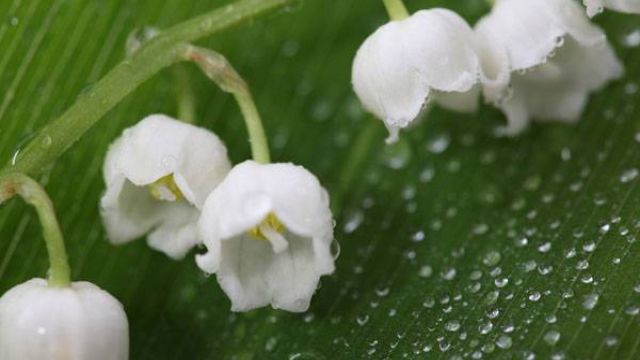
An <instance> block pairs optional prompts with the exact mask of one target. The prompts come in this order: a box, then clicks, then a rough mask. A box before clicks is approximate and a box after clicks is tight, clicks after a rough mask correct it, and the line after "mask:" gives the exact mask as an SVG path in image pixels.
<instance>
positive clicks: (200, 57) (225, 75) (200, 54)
mask: <svg viewBox="0 0 640 360" xmlns="http://www.w3.org/2000/svg"><path fill="white" fill-rule="evenodd" d="M185 57H186V58H187V59H188V60H191V61H193V62H195V63H196V64H198V66H199V67H200V69H202V71H203V72H204V73H205V74H206V75H207V77H208V78H209V79H211V80H213V82H215V83H216V84H217V85H218V86H220V88H221V89H222V90H223V91H225V92H228V93H231V94H233V96H234V97H235V99H236V102H237V103H238V106H239V107H240V111H241V112H242V115H243V117H244V122H245V126H246V127H247V132H248V134H249V142H250V143H251V154H252V157H253V160H255V161H257V162H259V163H263V164H268V163H269V162H270V161H271V160H270V155H269V143H268V141H267V136H266V135H265V131H264V127H263V126H262V119H261V118H260V113H259V112H258V109H257V108H256V104H255V102H254V101H253V96H251V91H250V90H249V86H248V85H247V83H246V82H245V81H244V79H242V77H241V76H240V74H238V72H237V71H236V70H235V69H234V68H233V66H231V64H230V63H229V61H228V60H227V59H226V58H225V57H224V56H222V55H221V54H219V53H217V52H215V51H213V50H210V49H204V48H200V47H197V46H189V48H188V50H187V52H186V53H185Z"/></svg>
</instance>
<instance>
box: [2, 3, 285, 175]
mask: <svg viewBox="0 0 640 360" xmlns="http://www.w3.org/2000/svg"><path fill="white" fill-rule="evenodd" d="M295 1H297V0H240V1H237V2H234V3H232V4H229V5H227V6H224V7H222V8H220V9H217V10H213V11H211V12H208V13H205V14H203V15H201V16H198V17H195V18H193V19H190V20H187V21H185V22H183V23H180V24H178V25H175V26H173V27H171V28H169V29H167V30H165V31H162V32H160V34H158V36H156V37H154V38H153V39H151V40H149V42H148V43H146V44H144V45H143V46H142V47H141V48H140V49H138V50H137V51H136V52H135V54H133V55H132V56H131V57H130V58H128V59H126V60H125V61H123V62H121V63H120V64H119V65H117V66H116V67H115V68H113V69H112V70H111V71H110V72H109V73H107V75H105V76H104V77H103V78H102V79H101V80H100V81H98V82H97V83H96V84H95V85H93V86H92V87H91V88H89V89H88V90H87V91H85V92H84V93H83V94H81V95H80V96H79V97H78V99H77V100H76V102H75V103H74V104H73V105H72V106H71V107H70V108H69V109H67V111H66V112H65V113H63V114H62V115H61V116H60V117H59V118H57V119H55V120H54V121H53V122H51V123H50V124H49V125H48V126H46V127H45V128H43V129H42V130H41V131H40V132H39V133H38V135H37V136H36V137H35V138H34V139H33V140H32V141H31V142H30V143H29V144H28V145H27V146H26V147H25V148H24V149H22V150H20V153H19V154H18V156H17V157H16V159H15V161H14V162H13V163H11V164H9V165H8V166H6V167H5V168H4V169H2V170H1V171H0V173H5V174H6V173H11V172H22V173H25V174H29V175H36V174H38V173H40V172H41V171H42V170H43V169H44V168H45V167H46V166H47V165H50V164H52V163H53V162H54V161H55V160H56V159H57V158H58V157H59V156H60V155H62V153H64V152H65V151H66V150H67V149H68V148H69V147H71V145H73V144H74V143H75V142H76V141H77V140H78V139H80V137H81V136H82V135H83V134H84V133H85V132H86V131H87V130H89V129H90V128H91V127H92V126H93V125H94V124H95V123H96V122H97V121H98V120H99V119H100V118H101V117H102V116H103V115H104V114H105V113H106V112H107V111H109V110H110V109H112V108H113V107H114V106H115V105H116V104H118V103H119V102H120V101H121V100H122V99H123V98H124V97H125V96H127V95H128V94H130V93H131V92H132V91H133V90H134V89H136V88H137V87H138V86H139V85H140V84H142V83H143V82H145V81H146V80H148V79H149V78H150V77H151V76H153V75H154V74H156V73H157V72H158V71H160V70H161V69H163V68H165V67H167V66H169V65H172V64H174V63H176V62H179V61H183V60H184V57H183V55H184V53H185V51H186V50H187V48H188V45H187V43H189V42H193V41H195V40H197V39H200V38H203V37H205V36H209V35H212V34H215V33H217V32H219V31H222V30H225V29H228V28H230V27H231V26H234V25H238V24H240V23H242V22H243V21H246V20H249V19H252V18H254V17H256V16H258V15H260V14H262V13H265V12H267V11H270V10H274V9H276V8H278V7H282V6H284V5H287V4H291V3H293V2H295Z"/></svg>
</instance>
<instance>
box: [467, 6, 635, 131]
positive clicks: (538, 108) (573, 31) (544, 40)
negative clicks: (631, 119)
mask: <svg viewBox="0 0 640 360" xmlns="http://www.w3.org/2000/svg"><path fill="white" fill-rule="evenodd" d="M476 33H477V35H478V37H479V39H481V41H484V42H485V43H489V42H493V44H494V45H493V49H494V51H503V53H502V54H498V55H496V54H495V53H494V56H495V58H494V59H493V60H494V62H493V63H492V64H490V65H491V66H493V67H495V68H497V69H500V68H503V69H504V67H505V66H508V68H509V70H510V71H512V74H511V84H510V85H511V86H510V88H508V89H506V88H505V91H503V92H501V91H495V89H492V91H490V92H489V93H487V91H486V90H487V89H486V87H485V97H486V98H487V100H489V101H490V102H493V103H494V104H495V105H496V106H498V107H499V108H500V109H502V111H503V112H504V113H505V114H506V116H507V118H508V126H507V127H506V128H504V129H502V131H503V133H504V134H506V135H516V134H518V133H520V132H522V131H523V130H524V129H525V128H526V126H527V124H528V123H529V120H530V119H534V120H540V121H551V120H556V121H564V122H575V121H577V120H578V119H579V118H580V116H581V114H582V112H583V109H584V107H585V105H586V102H587V99H588V97H589V94H590V93H592V92H594V91H596V90H598V89H600V88H602V87H603V86H605V85H606V84H607V83H608V82H609V81H611V80H613V79H616V78H618V77H620V76H621V75H622V72H623V66H622V64H621V63H620V61H619V60H618V59H617V57H616V55H615V53H614V52H613V49H612V48H611V46H610V45H609V44H608V42H607V40H606V36H605V34H604V32H603V31H602V30H601V29H600V28H598V27H597V26H595V25H593V24H591V22H590V21H589V19H588V18H587V17H586V16H585V15H584V11H583V10H582V9H581V8H580V5H578V4H576V3H574V2H573V1H572V0H538V1H530V0H497V1H496V3H495V6H494V8H493V10H492V11H491V13H490V14H489V15H487V16H485V17H484V18H483V19H481V20H480V22H479V23H478V24H477V25H476ZM498 46H502V47H503V50H497V49H498ZM496 71H498V70H496Z"/></svg>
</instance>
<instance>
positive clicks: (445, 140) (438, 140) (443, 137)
mask: <svg viewBox="0 0 640 360" xmlns="http://www.w3.org/2000/svg"><path fill="white" fill-rule="evenodd" d="M450 141H451V139H450V138H449V135H447V134H440V135H437V136H436V137H434V138H433V139H430V140H429V141H428V143H427V150H429V152H431V153H433V154H441V153H443V152H445V151H446V150H447V148H448V147H449V143H450Z"/></svg>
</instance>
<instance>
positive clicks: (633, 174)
mask: <svg viewBox="0 0 640 360" xmlns="http://www.w3.org/2000/svg"><path fill="white" fill-rule="evenodd" d="M638 174H640V171H638V169H636V168H631V169H627V170H625V171H623V172H622V175H620V182H621V183H623V184H625V183H628V182H631V181H633V180H634V179H635V178H637V177H638Z"/></svg>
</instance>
